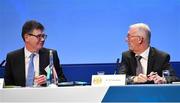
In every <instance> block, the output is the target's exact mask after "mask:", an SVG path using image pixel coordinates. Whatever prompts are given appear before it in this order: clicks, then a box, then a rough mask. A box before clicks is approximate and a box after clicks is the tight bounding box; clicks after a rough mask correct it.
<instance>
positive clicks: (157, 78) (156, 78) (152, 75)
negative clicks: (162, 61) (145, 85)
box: [148, 72, 167, 84]
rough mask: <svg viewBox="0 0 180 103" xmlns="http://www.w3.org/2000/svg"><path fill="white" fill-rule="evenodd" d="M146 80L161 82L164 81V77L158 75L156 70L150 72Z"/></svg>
mask: <svg viewBox="0 0 180 103" xmlns="http://www.w3.org/2000/svg"><path fill="white" fill-rule="evenodd" d="M148 81H154V83H155V84H163V83H166V82H167V81H166V79H165V78H163V77H160V76H159V75H158V74H157V72H151V73H150V74H149V75H148Z"/></svg>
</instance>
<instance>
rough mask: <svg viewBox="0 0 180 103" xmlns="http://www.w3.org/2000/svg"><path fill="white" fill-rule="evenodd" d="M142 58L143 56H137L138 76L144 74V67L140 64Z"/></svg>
mask: <svg viewBox="0 0 180 103" xmlns="http://www.w3.org/2000/svg"><path fill="white" fill-rule="evenodd" d="M141 58H142V56H136V62H137V67H136V75H139V74H140V73H143V69H142V65H141V62H140V60H141Z"/></svg>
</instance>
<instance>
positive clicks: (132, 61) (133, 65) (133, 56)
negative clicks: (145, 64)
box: [131, 52, 137, 75]
mask: <svg viewBox="0 0 180 103" xmlns="http://www.w3.org/2000/svg"><path fill="white" fill-rule="evenodd" d="M131 58H132V59H131V63H132V64H131V69H132V73H133V75H136V66H137V63H136V58H135V54H134V53H133V52H131Z"/></svg>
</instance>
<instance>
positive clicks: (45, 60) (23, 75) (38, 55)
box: [4, 20, 66, 86]
mask: <svg viewBox="0 0 180 103" xmlns="http://www.w3.org/2000/svg"><path fill="white" fill-rule="evenodd" d="M21 35H22V38H23V40H24V43H25V46H24V47H23V48H21V49H18V50H15V51H12V52H10V53H8V54H7V58H6V65H5V76H4V79H5V85H6V86H8V85H15V86H27V82H28V80H27V76H28V69H29V67H30V65H29V64H30V56H31V55H32V54H33V55H34V57H33V61H32V62H33V70H34V74H33V77H34V81H33V82H34V83H35V84H36V85H45V84H46V74H47V73H46V70H45V68H46V67H47V66H48V65H49V51H50V49H47V48H43V45H44V42H45V39H46V38H47V35H45V34H44V27H43V25H42V24H41V23H39V22H37V21H35V20H30V21H27V22H26V23H25V24H24V25H23V28H22V34H21ZM52 51H53V61H54V68H55V70H56V73H57V76H58V78H59V81H65V80H66V78H65V76H64V74H63V71H62V68H61V66H60V64H59V58H58V54H57V51H56V50H52Z"/></svg>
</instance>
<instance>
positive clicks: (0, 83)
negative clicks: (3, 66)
mask: <svg viewBox="0 0 180 103" xmlns="http://www.w3.org/2000/svg"><path fill="white" fill-rule="evenodd" d="M3 83H4V78H0V89H2V88H3V85H4V84H3Z"/></svg>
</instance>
